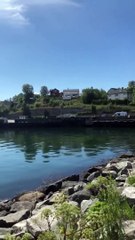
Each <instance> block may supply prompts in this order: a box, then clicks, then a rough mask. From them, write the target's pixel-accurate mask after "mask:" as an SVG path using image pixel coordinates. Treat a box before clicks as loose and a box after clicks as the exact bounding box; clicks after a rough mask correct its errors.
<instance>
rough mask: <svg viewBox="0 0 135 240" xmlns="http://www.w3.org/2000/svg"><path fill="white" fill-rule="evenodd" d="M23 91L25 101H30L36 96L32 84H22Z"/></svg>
mask: <svg viewBox="0 0 135 240" xmlns="http://www.w3.org/2000/svg"><path fill="white" fill-rule="evenodd" d="M22 91H23V93H24V100H25V103H30V101H31V98H33V96H34V89H33V86H32V85H30V84H24V85H23V86H22Z"/></svg>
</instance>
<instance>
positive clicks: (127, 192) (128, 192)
mask: <svg viewBox="0 0 135 240" xmlns="http://www.w3.org/2000/svg"><path fill="white" fill-rule="evenodd" d="M122 196H124V197H126V198H127V201H128V202H129V204H130V205H133V204H135V187H132V186H128V187H125V188H124V190H123V192H122Z"/></svg>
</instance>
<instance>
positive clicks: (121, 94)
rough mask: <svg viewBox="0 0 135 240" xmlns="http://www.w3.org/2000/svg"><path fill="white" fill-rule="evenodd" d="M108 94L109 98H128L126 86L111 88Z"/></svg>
mask: <svg viewBox="0 0 135 240" xmlns="http://www.w3.org/2000/svg"><path fill="white" fill-rule="evenodd" d="M107 96H108V100H125V99H128V91H127V89H126V88H111V89H110V90H109V91H108V93H107Z"/></svg>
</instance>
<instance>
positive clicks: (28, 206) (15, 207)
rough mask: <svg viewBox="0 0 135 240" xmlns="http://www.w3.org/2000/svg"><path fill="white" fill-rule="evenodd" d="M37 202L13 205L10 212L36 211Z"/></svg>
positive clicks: (15, 203) (23, 202)
mask: <svg viewBox="0 0 135 240" xmlns="http://www.w3.org/2000/svg"><path fill="white" fill-rule="evenodd" d="M34 207H35V202H28V201H22V202H20V201H19V202H14V203H13V204H12V205H11V209H10V212H12V213H14V212H18V211H20V210H24V209H28V210H29V211H30V212H31V211H32V210H33V209H34Z"/></svg>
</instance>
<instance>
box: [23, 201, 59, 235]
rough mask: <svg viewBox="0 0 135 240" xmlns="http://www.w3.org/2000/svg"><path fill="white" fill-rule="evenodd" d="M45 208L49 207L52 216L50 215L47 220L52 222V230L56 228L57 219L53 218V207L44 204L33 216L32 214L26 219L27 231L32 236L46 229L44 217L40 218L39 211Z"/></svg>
mask: <svg viewBox="0 0 135 240" xmlns="http://www.w3.org/2000/svg"><path fill="white" fill-rule="evenodd" d="M45 209H50V210H51V211H52V216H50V218H49V220H50V222H51V223H52V224H51V227H52V231H54V230H56V228H57V220H56V219H55V218H54V214H53V213H54V211H55V210H54V207H53V206H52V205H51V206H46V207H44V208H42V209H41V210H40V211H39V212H38V213H37V214H36V215H35V216H32V217H31V218H29V219H28V220H27V224H26V225H27V231H28V232H29V233H31V234H32V236H34V238H37V237H38V235H39V234H40V233H42V232H44V231H47V230H48V224H47V221H46V219H43V218H41V213H42V211H43V210H45Z"/></svg>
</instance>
